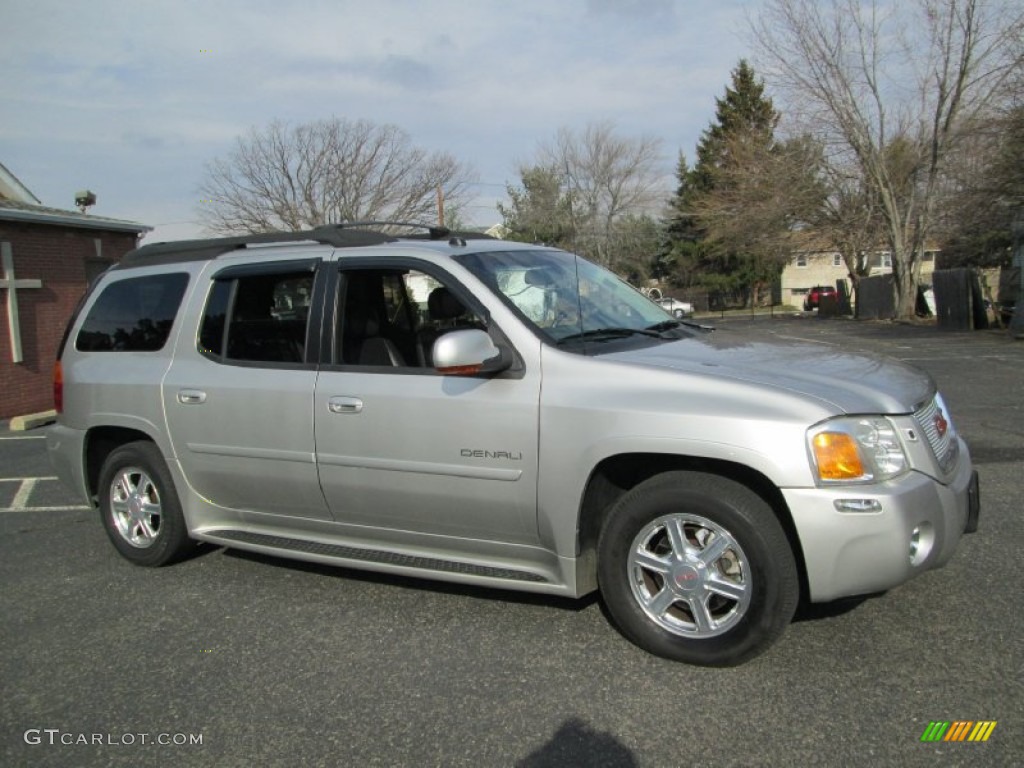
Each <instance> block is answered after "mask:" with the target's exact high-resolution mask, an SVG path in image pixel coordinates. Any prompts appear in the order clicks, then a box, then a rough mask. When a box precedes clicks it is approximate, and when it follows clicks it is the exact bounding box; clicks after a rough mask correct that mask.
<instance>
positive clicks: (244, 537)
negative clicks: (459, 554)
mask: <svg viewBox="0 0 1024 768" xmlns="http://www.w3.org/2000/svg"><path fill="white" fill-rule="evenodd" d="M206 537H209V538H211V539H217V540H219V541H226V542H232V541H235V542H238V543H239V544H251V545H253V546H258V547H267V548H268V549H275V550H280V551H284V552H304V553H306V554H309V555H318V556H320V557H330V558H337V559H338V560H359V561H361V562H366V563H380V564H382V565H395V566H401V567H404V568H418V569H421V570H424V571H441V572H443V573H458V574H463V575H466V576H482V577H487V578H491V579H507V580H509V581H528V582H534V583H539V584H547V583H549V582H548V580H547V579H546V578H544V577H543V576H541V575H540V574H537V573H530V572H529V571H519V570H516V569H513V568H494V567H491V566H487V565H476V564H474V563H460V562H456V561H454V560H441V559H439V558H434V557H417V556H415V555H403V554H401V553H400V552H388V551H386V550H382V549H360V548H357V547H346V546H343V545H341V544H323V543H321V542H319V541H309V540H307V539H292V538H288V537H286V536H270V535H268V534H264V533H252V532H250V531H237V530H231V529H228V530H216V531H204V538H206Z"/></svg>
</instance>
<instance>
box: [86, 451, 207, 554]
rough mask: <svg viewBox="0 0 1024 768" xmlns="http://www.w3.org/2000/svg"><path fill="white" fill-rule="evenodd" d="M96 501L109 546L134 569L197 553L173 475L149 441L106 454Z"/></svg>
mask: <svg viewBox="0 0 1024 768" xmlns="http://www.w3.org/2000/svg"><path fill="white" fill-rule="evenodd" d="M99 500H100V516H101V518H102V520H103V527H104V528H105V529H106V531H107V535H108V536H109V537H110V541H111V543H112V544H113V545H114V548H115V549H116V550H117V551H118V552H120V553H121V555H122V556H123V557H124V558H125V559H127V560H130V561H131V562H133V563H135V564H136V565H145V566H151V567H156V566H161V565H168V564H170V563H173V562H175V561H177V560H180V559H181V558H183V557H185V556H186V555H187V554H189V553H190V552H192V551H194V550H195V547H196V544H195V542H194V541H192V540H191V539H189V537H188V529H187V527H186V525H185V518H184V516H183V515H182V513H181V502H180V501H179V500H178V493H177V491H176V490H175V488H174V482H173V481H172V480H171V474H170V472H169V471H168V469H167V464H166V463H165V462H164V459H163V456H161V455H160V451H159V450H158V449H157V447H156V446H155V445H154V444H153V443H150V442H146V441H139V442H135V443H128V444H126V445H122V446H121V447H120V448H116V449H114V450H113V451H111V452H110V455H109V456H107V459H106V461H104V462H103V468H102V469H101V470H100V479H99Z"/></svg>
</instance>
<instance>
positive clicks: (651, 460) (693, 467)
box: [577, 453, 809, 598]
mask: <svg viewBox="0 0 1024 768" xmlns="http://www.w3.org/2000/svg"><path fill="white" fill-rule="evenodd" d="M679 470H684V471H691V472H703V473H706V474H712V475H718V476H720V477H724V478H726V479H729V480H732V481H734V482H736V483H739V484H740V485H743V486H745V487H746V488H748V489H750V490H751V491H753V492H754V493H756V494H757V495H758V496H760V497H761V498H762V499H764V501H765V502H766V503H767V504H768V505H769V507H771V509H772V511H773V512H774V513H775V517H776V519H777V520H778V521H779V524H780V525H781V526H782V529H783V531H784V532H785V534H786V539H787V540H788V541H789V545H790V548H791V550H792V552H793V559H794V560H795V561H796V566H797V572H798V574H799V578H800V594H801V597H802V598H805V597H806V596H807V595H808V594H809V591H808V586H807V567H806V564H805V563H804V557H803V548H802V547H801V544H800V537H799V535H798V534H797V530H796V525H795V524H794V522H793V516H792V514H791V513H790V510H789V506H788V505H787V504H786V500H785V498H784V497H783V495H782V492H781V491H780V490H779V489H778V487H776V485H775V484H774V483H773V482H772V481H771V480H770V479H769V478H768V477H767V476H765V475H764V474H763V473H761V472H759V471H758V470H756V469H754V468H752V467H749V466H747V465H745V464H740V463H738V462H731V461H726V460H722V459H711V458H705V457H700V456H679V455H671V454H657V453H625V454H618V455H615V456H609V457H607V458H605V459H603V460H602V461H601V462H600V463H598V465H597V466H596V467H594V469H593V471H592V472H591V474H590V477H589V478H588V480H587V485H586V489H585V490H584V492H583V498H582V500H581V504H580V512H579V521H578V526H577V562H578V566H577V584H581V585H582V584H586V585H595V588H596V584H597V542H598V538H599V537H600V534H601V529H602V527H603V526H604V521H605V519H606V518H607V516H608V514H609V512H610V511H611V509H612V507H613V506H614V505H615V502H616V501H618V499H619V498H620V497H621V496H622V495H624V494H625V493H627V492H629V491H630V490H632V489H633V488H634V487H636V486H637V485H639V484H640V483H642V482H644V481H645V480H649V479H650V478H652V477H655V476H656V475H660V474H663V473H665V472H673V471H679Z"/></svg>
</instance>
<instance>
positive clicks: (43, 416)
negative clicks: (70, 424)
mask: <svg viewBox="0 0 1024 768" xmlns="http://www.w3.org/2000/svg"><path fill="white" fill-rule="evenodd" d="M56 420H57V412H56V411H42V412H40V413H29V414H26V415H24V416H13V417H11V423H10V427H9V429H10V430H11V432H24V431H25V430H27V429H35V428H36V427H42V426H45V425H47V424H53V422H55V421H56Z"/></svg>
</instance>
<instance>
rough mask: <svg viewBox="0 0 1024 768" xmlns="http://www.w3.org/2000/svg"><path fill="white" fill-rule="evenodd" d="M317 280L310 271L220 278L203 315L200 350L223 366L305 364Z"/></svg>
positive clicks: (214, 285) (215, 283) (199, 340)
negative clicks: (227, 362) (228, 362)
mask: <svg viewBox="0 0 1024 768" xmlns="http://www.w3.org/2000/svg"><path fill="white" fill-rule="evenodd" d="M229 277H232V276H231V275H230V273H229ZM313 279H314V275H313V273H312V272H311V271H310V270H308V269H306V270H304V271H301V272H285V273H272V274H256V275H242V276H239V277H235V278H234V279H224V278H218V279H217V280H215V281H214V284H213V290H212V292H211V293H210V297H209V299H208V300H207V303H206V310H205V312H204V313H203V323H202V326H201V327H200V329H199V339H198V344H199V351H200V352H202V353H203V354H204V355H206V356H207V357H211V358H214V359H219V360H221V361H232V362H243V363H293V364H294V363H302V362H303V361H304V360H305V357H306V353H305V346H306V336H307V326H308V321H309V308H310V301H311V297H312V293H313Z"/></svg>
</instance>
